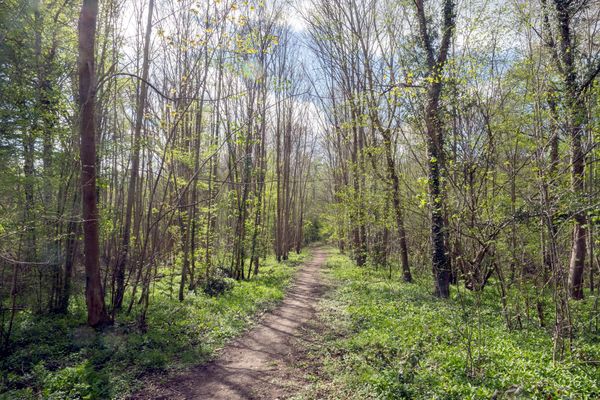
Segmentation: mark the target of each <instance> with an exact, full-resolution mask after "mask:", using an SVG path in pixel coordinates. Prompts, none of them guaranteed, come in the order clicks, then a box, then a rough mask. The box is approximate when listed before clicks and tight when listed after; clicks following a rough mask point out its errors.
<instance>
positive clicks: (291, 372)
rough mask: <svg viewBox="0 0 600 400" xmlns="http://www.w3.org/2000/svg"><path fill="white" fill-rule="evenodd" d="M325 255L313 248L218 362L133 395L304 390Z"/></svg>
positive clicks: (264, 395) (240, 395)
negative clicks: (277, 300)
mask: <svg viewBox="0 0 600 400" xmlns="http://www.w3.org/2000/svg"><path fill="white" fill-rule="evenodd" d="M327 257H328V251H327V249H326V248H323V247H317V248H315V249H314V250H313V252H312V256H311V259H310V260H309V261H307V262H305V263H304V265H303V266H302V267H301V269H300V270H299V271H298V272H297V274H296V277H295V279H294V283H293V285H292V287H291V288H290V290H289V291H288V293H287V295H286V297H285V299H284V300H283V302H282V303H281V305H280V306H279V307H277V308H276V309H275V310H273V311H272V312H270V313H268V314H265V315H264V316H263V317H262V318H261V319H260V320H259V321H258V322H257V324H256V326H254V327H253V328H252V329H251V330H250V331H248V332H246V333H245V334H243V335H242V336H241V337H240V338H238V339H237V340H235V341H233V342H232V343H230V344H229V345H227V346H226V347H225V348H224V349H223V350H222V351H221V352H220V354H219V355H218V356H217V358H216V359H215V360H214V361H212V362H210V363H208V364H205V365H201V366H197V367H194V368H191V369H190V370H188V371H187V372H186V373H183V374H181V375H177V376H174V377H170V378H167V379H166V380H165V381H164V382H156V381H154V382H150V383H149V384H147V385H146V388H145V389H144V390H143V391H141V392H139V393H137V394H135V395H134V396H132V397H131V399H135V400H140V399H217V400H219V399H228V400H232V399H280V398H288V397H290V396H292V395H294V394H296V393H298V392H300V391H302V388H303V387H305V385H306V384H307V381H306V377H305V374H304V373H303V371H302V368H301V367H300V366H301V365H302V362H301V359H302V358H303V357H304V351H305V350H304V349H305V348H306V347H307V346H304V345H308V344H309V343H306V342H307V341H313V340H315V338H314V337H312V336H311V335H308V334H306V332H305V328H306V327H307V325H309V324H310V323H311V322H312V321H313V320H314V319H315V318H316V307H317V303H318V302H319V300H320V298H321V297H322V295H323V294H324V292H325V291H326V288H327V285H326V284H325V283H324V281H323V274H322V272H321V270H322V268H323V266H324V264H325V261H326V259H327ZM303 342H305V343H303ZM303 344H304V345H303Z"/></svg>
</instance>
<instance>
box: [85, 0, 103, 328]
mask: <svg viewBox="0 0 600 400" xmlns="http://www.w3.org/2000/svg"><path fill="white" fill-rule="evenodd" d="M97 15H98V0H84V1H83V5H82V7H81V14H80V16H79V24H78V30H79V59H78V63H77V64H78V75H79V106H80V114H79V119H80V125H79V133H80V137H81V143H80V158H81V196H82V198H81V200H82V211H83V251H84V260H85V261H84V262H85V275H86V285H85V299H86V304H87V311H88V324H89V325H90V326H93V327H101V326H103V325H106V324H108V323H110V322H111V320H110V317H109V315H108V313H107V312H106V307H105V305H104V293H103V290H102V279H101V276H100V260H99V255H100V244H99V232H98V225H99V224H98V219H99V214H98V205H97V196H96V123H95V117H94V111H95V109H96V73H95V66H94V60H95V55H94V45H95V39H96V17H97Z"/></svg>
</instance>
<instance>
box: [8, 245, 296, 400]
mask: <svg viewBox="0 0 600 400" xmlns="http://www.w3.org/2000/svg"><path fill="white" fill-rule="evenodd" d="M305 256H306V253H303V254H300V255H296V254H293V255H292V254H290V259H289V260H287V261H286V262H283V263H277V262H275V261H274V259H272V258H269V259H267V260H266V262H265V263H264V264H263V265H262V266H261V271H260V273H259V275H258V276H256V277H253V278H252V280H250V281H241V282H237V281H233V280H231V281H228V282H227V285H226V286H227V288H226V289H228V290H225V291H224V292H223V293H222V294H220V295H218V296H210V295H208V294H206V293H205V292H204V291H203V290H197V291H196V292H193V291H190V292H188V293H187V294H186V298H185V300H184V301H183V302H179V301H178V300H177V293H176V292H177V289H176V288H177V287H178V282H177V281H170V280H169V279H167V278H163V279H162V280H161V281H159V282H156V283H155V284H154V286H153V294H152V295H153V296H154V298H153V299H152V301H151V302H150V308H149V310H148V320H147V325H148V331H147V332H146V333H142V332H140V331H139V329H138V328H137V324H136V320H135V315H136V314H137V313H136V309H135V308H134V310H133V312H132V313H131V314H130V315H126V314H125V313H122V314H120V315H117V318H116V320H117V324H116V325H115V326H113V327H110V328H107V329H105V330H104V331H102V332H96V331H95V330H93V329H91V328H88V327H86V326H85V312H84V311H85V309H84V304H83V299H82V298H79V297H77V298H75V299H74V301H73V304H72V307H71V310H70V313H69V315H66V316H53V317H47V316H46V317H40V316H36V315H34V314H31V313H24V312H23V313H21V314H19V316H18V319H17V321H16V327H15V332H14V336H13V342H12V347H13V349H14V350H13V351H12V352H11V353H10V354H8V356H6V357H4V358H2V360H0V373H1V380H0V399H36V398H43V399H61V400H62V399H110V398H122V397H125V396H126V395H127V394H129V393H131V392H132V391H135V390H136V389H137V388H139V385H140V382H141V379H142V378H144V377H147V376H148V375H149V374H152V373H161V374H163V373H164V372H166V371H173V370H177V369H180V368H184V367H186V366H189V365H195V364H201V363H203V362H206V361H207V360H208V359H210V357H211V355H212V354H213V353H214V351H215V350H217V349H218V348H220V347H222V346H223V345H224V344H225V343H226V342H227V341H228V340H230V339H231V338H232V337H234V336H236V335H239V334H240V333H241V332H242V331H243V330H244V329H246V328H248V326H249V325H250V324H251V323H252V321H253V320H254V319H255V317H256V315H257V314H258V313H260V312H262V311H265V310H267V309H269V308H271V307H272V306H274V305H275V304H276V303H277V302H279V301H281V300H282V299H283V297H284V294H285V289H286V287H287V286H288V285H289V283H290V281H291V278H292V275H293V273H294V271H295V270H296V268H295V267H296V266H297V265H298V264H300V263H301V262H302V260H303V259H304V258H305ZM174 287H175V290H173V288H174Z"/></svg>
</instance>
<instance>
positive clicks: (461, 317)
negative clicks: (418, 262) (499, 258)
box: [300, 253, 600, 399]
mask: <svg viewBox="0 0 600 400" xmlns="http://www.w3.org/2000/svg"><path fill="white" fill-rule="evenodd" d="M327 274H328V275H329V277H330V278H331V279H332V280H333V282H334V283H335V286H336V289H335V290H334V291H333V292H332V293H331V294H330V295H329V296H328V299H325V300H323V301H322V302H321V312H320V318H321V320H322V325H323V326H325V328H324V329H325V332H319V334H318V336H319V338H321V339H320V342H319V344H318V345H316V346H314V347H313V348H312V349H311V353H312V354H311V357H312V359H313V361H314V362H315V363H318V364H319V367H318V368H317V369H318V371H317V372H315V373H313V377H314V375H315V374H316V375H318V378H317V379H315V382H313V384H312V385H311V388H310V389H309V390H308V391H307V392H306V393H305V394H304V395H302V396H300V398H345V399H517V398H518V399H598V398H600V365H599V364H598V360H600V357H599V356H600V340H599V338H598V337H597V336H596V337H594V336H592V335H584V334H583V333H581V334H580V335H579V336H578V338H577V339H576V341H575V343H574V347H575V351H574V355H573V357H571V358H569V359H566V360H564V361H562V362H558V363H556V364H555V363H553V360H552V337H551V335H550V334H549V332H548V331H547V330H545V329H542V328H537V327H535V326H533V324H532V325H527V326H525V327H524V328H523V329H521V330H512V331H509V330H507V329H506V324H505V322H504V320H503V317H502V314H501V312H500V305H499V303H500V301H499V298H498V297H497V294H496V293H495V292H494V290H493V289H491V288H489V289H486V290H485V291H484V292H483V294H480V295H476V294H473V293H471V292H465V291H464V290H461V291H460V293H459V294H457V290H456V289H454V290H453V297H452V299H450V300H439V299H436V298H435V297H433V296H432V295H431V291H432V288H431V282H430V280H425V279H424V280H423V281H419V282H417V283H414V284H406V283H402V282H400V279H399V278H396V277H395V278H393V279H392V280H390V279H388V278H387V271H377V270H375V269H372V268H368V267H364V268H359V267H357V266H355V265H354V264H353V263H352V262H351V261H350V260H349V259H348V258H347V257H345V256H342V255H339V254H337V253H336V254H334V255H332V256H331V257H330V258H329V259H328V262H327ZM586 301H587V303H586V304H587V306H591V303H593V301H594V300H593V299H589V300H586ZM577 306H578V307H585V305H583V304H581V303H580V304H578V305H577ZM584 314H585V313H584ZM550 321H551V319H550ZM582 354H584V355H585V357H582V356H581V355H582ZM313 372H314V371H313Z"/></svg>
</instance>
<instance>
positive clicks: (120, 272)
mask: <svg viewBox="0 0 600 400" xmlns="http://www.w3.org/2000/svg"><path fill="white" fill-rule="evenodd" d="M153 11H154V0H150V1H149V3H148V19H147V21H146V36H145V38H144V55H143V61H142V80H141V82H140V83H139V84H140V92H139V96H138V102H137V108H136V115H135V127H134V131H133V145H132V148H131V177H130V179H129V187H128V189H127V205H126V208H125V221H124V222H123V240H122V242H121V254H120V255H119V260H118V262H117V267H116V269H115V278H116V279H115V281H116V282H115V283H116V291H115V299H114V304H113V312H114V311H118V310H120V309H121V307H122V306H123V296H124V295H125V268H126V267H127V259H128V256H129V250H130V249H129V247H130V241H131V220H132V215H133V203H134V201H135V195H136V193H137V180H138V175H139V169H140V146H141V143H140V142H141V140H140V138H141V132H142V124H143V121H144V109H145V107H146V97H147V94H148V86H147V85H146V82H147V81H148V70H149V66H150V65H149V64H150V61H149V53H150V35H151V33H152V13H153Z"/></svg>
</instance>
